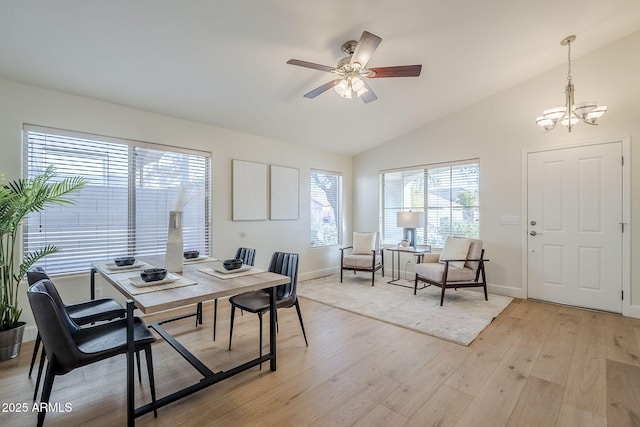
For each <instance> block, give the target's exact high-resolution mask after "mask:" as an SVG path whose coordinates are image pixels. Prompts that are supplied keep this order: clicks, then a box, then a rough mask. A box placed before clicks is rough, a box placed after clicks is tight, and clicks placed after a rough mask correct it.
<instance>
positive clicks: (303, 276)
mask: <svg viewBox="0 0 640 427" xmlns="http://www.w3.org/2000/svg"><path fill="white" fill-rule="evenodd" d="M332 274H340V267H331V268H324V269H322V270H314V271H306V272H304V273H300V275H299V276H298V281H302V280H311V279H317V278H319V277H325V276H331V275H332Z"/></svg>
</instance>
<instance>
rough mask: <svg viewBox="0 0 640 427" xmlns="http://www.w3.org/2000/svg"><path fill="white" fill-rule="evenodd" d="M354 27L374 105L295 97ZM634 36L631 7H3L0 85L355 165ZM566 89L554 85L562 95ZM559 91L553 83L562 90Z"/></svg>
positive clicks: (258, 1) (93, 3)
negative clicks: (165, 118) (367, 36)
mask: <svg viewBox="0 0 640 427" xmlns="http://www.w3.org/2000/svg"><path fill="white" fill-rule="evenodd" d="M363 30H367V31H369V32H371V33H373V34H376V35H378V36H380V37H381V38H382V43H381V44H380V45H379V46H378V48H377V50H376V51H375V53H374V54H373V56H372V58H371V60H370V62H369V64H368V65H369V66H370V67H381V66H391V65H412V64H422V66H423V68H422V74H421V75H420V77H409V78H381V79H371V80H369V84H370V85H371V87H372V89H373V90H374V91H375V93H376V95H377V96H378V100H377V101H375V102H371V103H369V104H365V103H363V102H362V101H361V100H359V99H351V100H347V99H342V98H340V97H339V96H338V95H337V94H336V93H335V92H334V91H333V90H329V91H327V92H325V93H324V94H322V95H320V96H318V97H317V98H315V99H313V100H311V99H306V98H303V97H302V95H303V94H304V93H307V92H308V91H310V90H312V89H314V88H316V87H318V86H320V85H322V84H324V83H326V82H328V81H330V80H332V79H333V78H335V77H334V75H333V74H330V73H326V72H322V71H317V70H312V69H308V68H302V67H296V66H292V65H288V64H287V63H286V62H287V60H289V59H292V58H295V59H300V60H305V61H310V62H315V63H319V64H324V65H328V66H332V67H333V66H335V65H336V63H337V62H338V60H339V59H340V58H342V57H344V56H345V55H344V53H343V52H342V51H341V46H342V44H343V43H344V42H346V41H348V40H358V39H359V38H360V35H361V34H362V32H363ZM639 30H640V2H638V1H637V0H607V1H602V0H580V1H578V0H565V1H562V2H559V1H556V0H537V1H526V2H525V1H513V0H482V1H477V0H450V1H442V0H395V1H389V0H386V1H382V0H351V1H344V0H324V1H321V2H318V1H314V2H311V1H305V0H274V1H264V0H237V1H212V0H181V1H174V0H109V1H99V0H90V1H88V0H56V1H48V0H37V1H28V2H26V1H3V2H1V3H0V78H6V79H9V80H15V81H19V82H24V83H28V84H33V85H37V86H42V87H46V88H51V89H56V90H60V91H64V92H68V93H72V94H77V95H82V96H86V97H91V98H95V99H99V100H104V101H108V102H112V103H116V104H122V105H127V106H131V107H135V108H139V109H143V110H148V111H152V112H157V113H161V114H166V115H170V116H174V117H180V118H184V119H188V120H193V121H197V122H202V123H208V124H212V125H216V126H220V127H224V128H229V129H234V130H237V131H241V132H247V133H250V134H256V135H260V136H264V137H268V138H274V139H277V140H282V141H288V142H292V143H296V144H304V145H308V146H313V147H319V148H322V149H327V150H331V151H335V152H339V153H344V154H348V155H353V154H357V153H360V152H362V151H365V150H367V149H369V148H371V147H374V146H376V145H378V144H380V143H383V142H385V141H388V140H390V139H392V138H394V137H397V136H399V135H402V134H404V133H407V132H409V131H411V130H413V129H416V128H419V127H421V126H424V125H425V124H427V123H429V122H430V121H433V120H436V119H438V118H440V117H443V116H445V115H448V114H451V113H453V112H455V111H457V110H459V109H460V108H463V107H464V106H466V105H470V104H472V103H474V102H477V101H479V100H481V99H484V98H486V97H488V96H491V95H492V94H495V93H497V92H499V91H502V90H505V89H507V88H509V87H512V86H514V85H516V84H518V83H520V82H522V81H525V80H527V79H529V78H531V77H534V76H536V75H538V74H540V73H542V72H544V71H547V70H549V69H552V68H554V67H557V66H560V65H562V64H565V63H566V50H565V49H564V48H563V47H561V46H560V40H562V39H563V38H564V37H565V36H567V35H569V34H576V35H577V36H578V39H577V41H576V43H575V44H574V45H573V46H572V56H573V57H574V58H576V57H579V56H581V55H584V54H585V53H587V52H589V51H592V50H594V49H597V48H600V47H602V46H604V45H606V44H608V43H611V42H613V41H615V40H617V39H620V38H622V37H624V36H626V35H629V34H632V33H634V32H637V31H639ZM561 83H562V82H559V85H561ZM557 91H558V92H560V91H561V87H559V88H557Z"/></svg>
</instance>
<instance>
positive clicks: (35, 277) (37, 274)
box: [27, 267, 49, 286]
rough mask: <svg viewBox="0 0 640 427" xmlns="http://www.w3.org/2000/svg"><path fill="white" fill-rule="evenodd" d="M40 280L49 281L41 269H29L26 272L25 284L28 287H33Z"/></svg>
mask: <svg viewBox="0 0 640 427" xmlns="http://www.w3.org/2000/svg"><path fill="white" fill-rule="evenodd" d="M42 279H49V276H48V275H47V273H46V272H45V271H44V268H42V267H31V268H30V269H29V270H28V271H27V282H29V286H31V285H35V284H36V283H38V282H39V281H40V280H42Z"/></svg>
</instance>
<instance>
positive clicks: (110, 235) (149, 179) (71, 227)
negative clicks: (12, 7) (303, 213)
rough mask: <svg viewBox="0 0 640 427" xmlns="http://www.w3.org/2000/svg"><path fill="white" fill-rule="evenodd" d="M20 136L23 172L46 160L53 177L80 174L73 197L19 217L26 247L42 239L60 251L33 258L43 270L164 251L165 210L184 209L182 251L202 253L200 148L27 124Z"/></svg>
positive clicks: (205, 233)
mask: <svg viewBox="0 0 640 427" xmlns="http://www.w3.org/2000/svg"><path fill="white" fill-rule="evenodd" d="M23 138H24V144H25V150H24V152H25V172H26V175H27V176H28V177H33V176H36V175H39V174H41V173H42V172H43V171H44V170H45V169H46V168H47V167H48V166H50V165H53V166H54V167H55V170H56V173H57V175H58V176H59V177H60V178H65V177H70V176H77V175H79V176H83V177H85V178H86V179H87V185H86V186H85V187H84V188H83V189H82V190H80V192H79V193H77V194H76V195H75V196H74V200H75V204H73V205H71V206H61V207H52V208H48V209H46V210H44V211H42V212H40V213H36V214H32V215H30V216H29V217H28V219H27V221H26V222H25V226H24V229H23V233H24V234H23V241H24V251H25V253H26V252H27V251H31V250H34V249H38V248H40V247H42V246H44V245H46V244H53V245H56V246H57V247H58V248H59V250H60V251H59V252H58V253H55V254H53V255H49V256H47V257H45V258H44V259H43V260H41V261H40V262H39V263H38V265H41V266H43V267H44V268H45V270H46V271H47V272H48V273H69V272H77V271H87V270H88V269H89V267H90V263H91V262H93V261H101V260H112V259H113V258H115V257H118V256H123V255H135V256H145V255H159V254H163V253H164V252H165V249H166V240H167V229H168V222H169V212H170V211H171V210H182V211H183V234H184V246H185V250H191V249H193V250H199V251H200V252H201V253H202V254H208V253H209V251H210V233H211V231H210V223H211V207H210V200H209V194H210V186H211V182H210V177H211V158H210V156H209V155H208V154H207V153H203V152H196V151H190V150H181V149H179V148H172V147H166V146H161V145H154V144H149V143H143V142H137V141H130V140H124V139H117V138H109V137H102V136H96V135H89V134H80V133H77V132H70V131H63V130H58V129H49V128H42V127H36V126H30V125H25V126H24V127H23ZM179 200H184V201H185V202H184V203H183V205H184V206H183V207H182V209H181V208H180V206H176V203H177V202H178V201H179Z"/></svg>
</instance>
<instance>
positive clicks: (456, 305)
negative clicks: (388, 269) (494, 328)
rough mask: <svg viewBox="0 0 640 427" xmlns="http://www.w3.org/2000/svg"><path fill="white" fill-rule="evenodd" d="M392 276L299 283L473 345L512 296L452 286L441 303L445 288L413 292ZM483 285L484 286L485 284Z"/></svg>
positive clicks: (360, 310) (316, 293)
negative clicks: (392, 281) (395, 282)
mask: <svg viewBox="0 0 640 427" xmlns="http://www.w3.org/2000/svg"><path fill="white" fill-rule="evenodd" d="M387 280H388V279H385V278H382V277H380V278H376V283H375V286H371V276H368V278H365V277H364V276H362V277H360V276H355V277H354V276H352V275H349V276H348V277H345V279H344V281H343V283H340V278H339V276H327V277H322V278H319V279H312V280H306V281H303V282H299V283H298V295H299V296H301V297H303V298H308V299H310V300H314V301H317V302H320V303H323V304H327V305H330V306H333V307H337V308H341V309H343V310H347V311H350V312H353V313H357V314H361V315H363V316H367V317H371V318H373V319H378V320H381V321H383V322H387V323H391V324H394V325H397V326H401V327H404V328H408V329H412V330H414V331H418V332H422V333H424V334H428V335H432V336H434V337H438V338H441V339H444V340H447V341H451V342H454V343H456V344H461V345H465V346H466V345H469V344H471V342H472V341H473V340H474V339H475V338H476V337H477V336H478V335H479V334H480V332H482V330H483V329H484V328H486V327H487V325H489V323H491V321H492V320H493V319H494V318H495V317H496V316H498V314H500V312H502V310H504V308H505V307H506V306H507V305H509V303H510V302H511V300H512V298H509V297H505V296H501V295H493V294H489V301H485V300H484V293H483V292H478V291H476V290H471V289H458V290H457V291H456V290H454V289H447V292H446V294H445V300H444V306H442V307H440V294H441V290H440V288H437V287H435V286H429V287H427V288H425V289H422V290H419V291H418V294H417V295H413V283H412V282H409V281H401V282H400V283H401V284H404V285H406V286H411V288H407V287H403V286H397V285H390V284H388V283H387ZM479 290H481V288H479Z"/></svg>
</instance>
